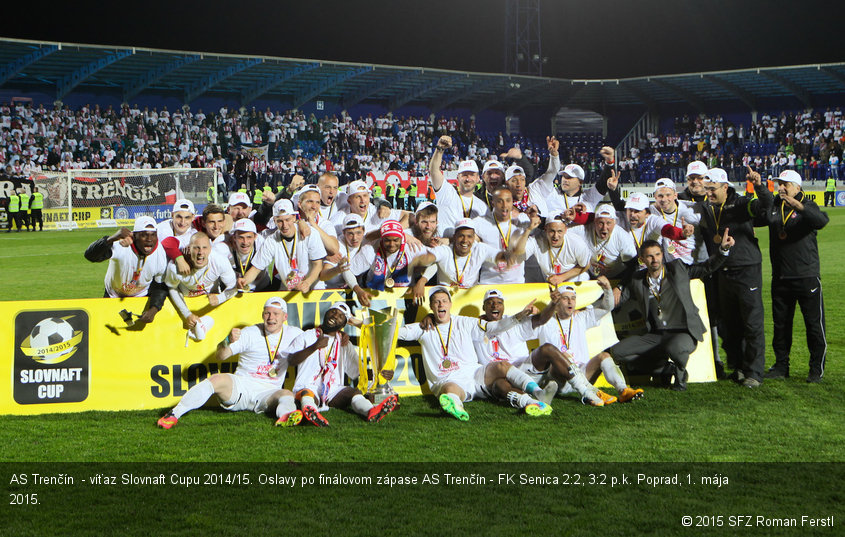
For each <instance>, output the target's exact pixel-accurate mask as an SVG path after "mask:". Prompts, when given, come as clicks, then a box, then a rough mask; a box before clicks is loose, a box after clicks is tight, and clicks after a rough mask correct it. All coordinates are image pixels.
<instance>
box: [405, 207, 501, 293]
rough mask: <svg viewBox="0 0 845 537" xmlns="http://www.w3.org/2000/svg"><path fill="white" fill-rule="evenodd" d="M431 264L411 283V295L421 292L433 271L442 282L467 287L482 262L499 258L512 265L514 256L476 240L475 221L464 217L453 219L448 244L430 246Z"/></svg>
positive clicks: (476, 280) (494, 261)
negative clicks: (453, 224)
mask: <svg viewBox="0 0 845 537" xmlns="http://www.w3.org/2000/svg"><path fill="white" fill-rule="evenodd" d="M431 252H432V253H433V254H434V256H435V263H436V264H435V265H431V267H429V268H427V269H426V270H425V272H423V275H422V276H421V277H420V279H419V280H418V281H417V283H416V284H415V290H414V296H423V293H424V290H423V287H424V286H425V284H426V283H427V282H428V281H429V280H430V279H431V278H432V277H433V276H434V274H432V272H433V269H434V270H436V273H437V281H438V282H439V283H440V284H442V285H447V286H452V287H459V288H461V289H469V288H471V287H474V286H475V285H477V284H478V274H479V271H480V270H481V266H482V264H484V263H493V264H495V263H498V261H499V260H500V259H501V260H503V261H505V262H506V263H509V264H511V265H513V264H514V263H515V261H516V256H515V255H513V254H511V253H509V252H507V251H501V250H497V249H496V248H494V247H492V246H490V245H488V244H484V243H482V242H480V241H477V240H476V235H475V224H474V223H473V221H472V220H469V219H468V218H464V219H462V220H458V221H457V222H455V234H454V235H452V244H451V246H447V245H441V246H438V247H436V248H434V249H432V250H431Z"/></svg>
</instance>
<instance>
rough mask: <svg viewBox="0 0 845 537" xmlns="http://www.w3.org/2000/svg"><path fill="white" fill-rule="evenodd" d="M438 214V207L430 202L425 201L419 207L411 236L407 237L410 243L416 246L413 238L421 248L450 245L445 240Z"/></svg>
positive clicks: (415, 214)
mask: <svg viewBox="0 0 845 537" xmlns="http://www.w3.org/2000/svg"><path fill="white" fill-rule="evenodd" d="M438 212H439V211H438V209H437V205H435V204H433V203H431V202H430V201H424V202H422V203H420V204H419V205H418V206H417V210H416V212H415V213H414V223H413V224H412V225H411V236H410V237H406V238H407V239H408V242H409V243H411V244H414V243H413V241H412V237H413V239H415V240H417V241H419V245H420V246H426V247H428V248H436V247H437V246H439V245H441V244H448V242H449V241H448V239H445V238H443V230H442V229H441V227H440V220H439V218H438ZM406 235H407V234H406Z"/></svg>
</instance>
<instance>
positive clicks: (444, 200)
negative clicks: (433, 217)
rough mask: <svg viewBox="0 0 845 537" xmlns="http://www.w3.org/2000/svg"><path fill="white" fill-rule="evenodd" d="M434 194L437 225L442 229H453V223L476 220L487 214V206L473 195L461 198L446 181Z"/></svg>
mask: <svg viewBox="0 0 845 537" xmlns="http://www.w3.org/2000/svg"><path fill="white" fill-rule="evenodd" d="M436 193H437V194H436V195H437V197H436V198H435V199H434V204H435V205H437V218H438V224H442V226H443V228H444V229H454V227H455V222H457V221H458V220H461V219H463V218H478V217H481V216H485V215H486V214H487V213H488V209H487V204H486V203H484V201H483V200H480V199H478V198H477V197H476V196H474V195H473V194H470V195H469V196H461V195H460V194H458V191H457V189H456V188H455V187H454V186H452V184H451V183H449V182H447V181H444V182H443V186H441V187H440V190H437V191H436ZM439 227H440V226H439V225H438V228H439Z"/></svg>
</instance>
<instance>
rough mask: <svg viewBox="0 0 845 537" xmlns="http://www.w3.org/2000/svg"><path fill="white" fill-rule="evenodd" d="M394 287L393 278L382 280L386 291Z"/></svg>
mask: <svg viewBox="0 0 845 537" xmlns="http://www.w3.org/2000/svg"><path fill="white" fill-rule="evenodd" d="M394 285H396V282H394V281H393V278H385V279H384V286H385V287H386V288H388V289H393V286H394Z"/></svg>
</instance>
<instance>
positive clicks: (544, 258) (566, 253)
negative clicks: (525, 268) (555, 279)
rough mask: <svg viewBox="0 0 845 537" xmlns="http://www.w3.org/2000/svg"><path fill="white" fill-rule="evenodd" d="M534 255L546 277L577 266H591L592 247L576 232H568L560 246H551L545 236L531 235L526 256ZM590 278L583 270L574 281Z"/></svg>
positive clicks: (526, 248)
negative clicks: (538, 237)
mask: <svg viewBox="0 0 845 537" xmlns="http://www.w3.org/2000/svg"><path fill="white" fill-rule="evenodd" d="M532 255H533V256H534V257H535V258H536V259H537V264H538V265H539V266H540V270H541V271H542V272H543V276H544V277H545V278H548V277H549V276H551V275H553V274H563V273H564V272H566V271H568V270H571V269H573V268H575V267H576V266H579V267H589V266H590V249H589V248H588V247H587V244H586V243H585V242H584V239H583V238H581V236H579V235H578V234H576V233H569V232H567V234H566V235H564V237H563V244H561V246H560V247H552V246H550V245H549V242H548V240H547V239H546V238H545V237H543V238H540V239H535V238H534V237H531V238H529V239H528V244H527V245H526V247H525V256H526V257H531V256H532ZM588 279H589V274H588V273H587V272H583V273H581V274H580V275H578V276H576V277H575V278H573V279H572V281H576V282H580V281H586V280H588Z"/></svg>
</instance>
